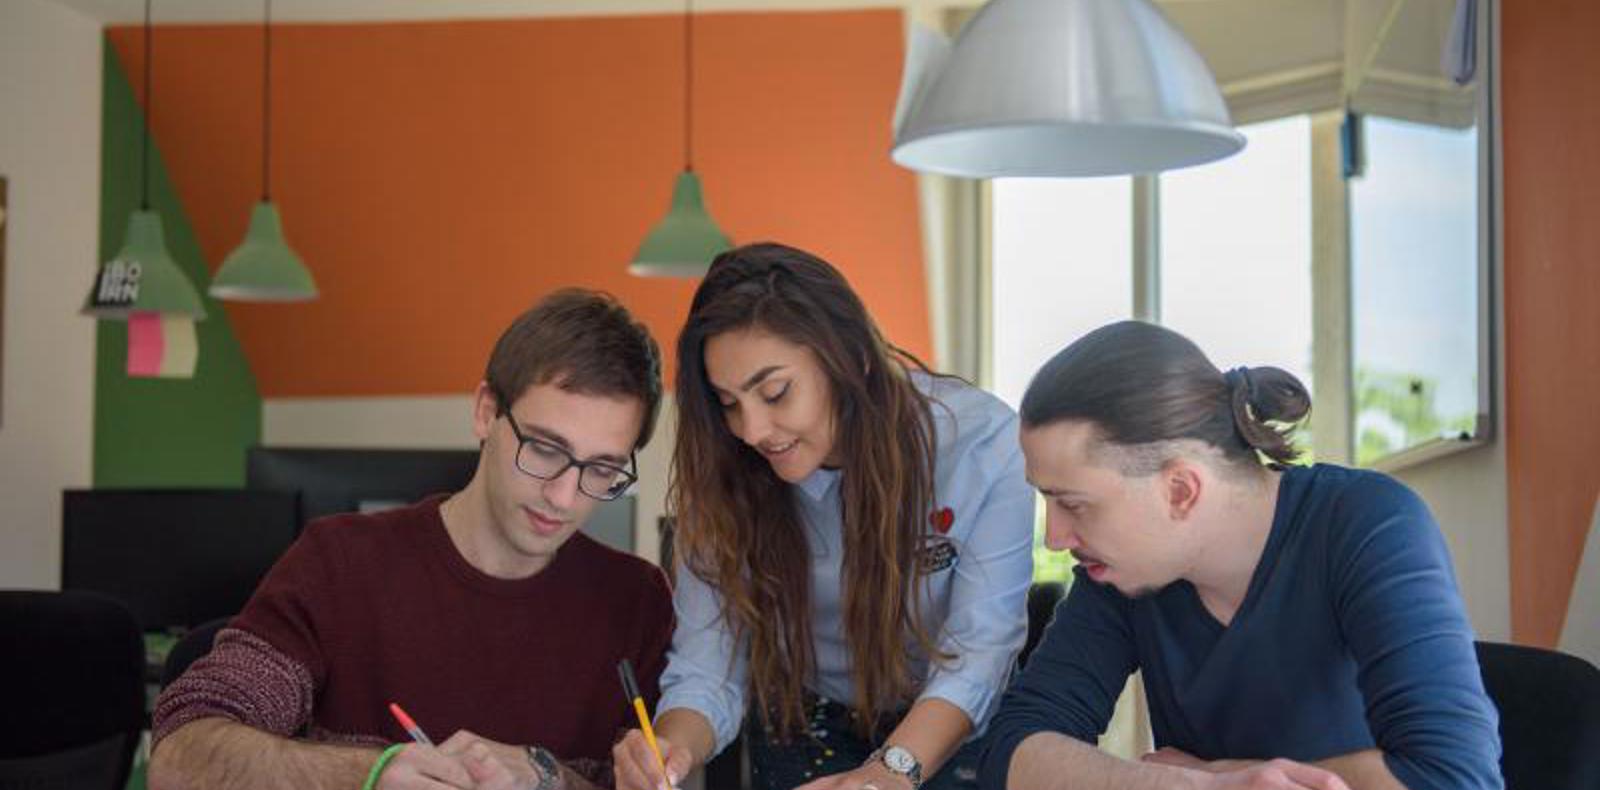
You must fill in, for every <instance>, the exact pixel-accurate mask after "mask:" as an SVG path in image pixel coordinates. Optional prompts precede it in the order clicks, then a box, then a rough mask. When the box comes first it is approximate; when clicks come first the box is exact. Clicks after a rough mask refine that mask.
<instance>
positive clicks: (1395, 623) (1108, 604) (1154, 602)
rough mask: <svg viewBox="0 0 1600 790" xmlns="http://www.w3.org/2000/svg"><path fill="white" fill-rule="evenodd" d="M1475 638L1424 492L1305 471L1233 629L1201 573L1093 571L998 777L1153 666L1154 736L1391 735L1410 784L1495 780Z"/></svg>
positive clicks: (1238, 739) (1028, 697)
mask: <svg viewBox="0 0 1600 790" xmlns="http://www.w3.org/2000/svg"><path fill="white" fill-rule="evenodd" d="M1472 639H1473V635H1472V628H1471V626H1469V625H1468V623H1467V618H1466V613H1465V610H1464V608H1463V607H1462V604H1461V597H1460V594H1459V593H1458V591H1457V589H1456V583H1455V577H1454V574H1453V573H1452V571H1451V565H1450V557H1449V553H1448V552H1447V550H1446V548H1445V545H1444V539H1443V536H1441V535H1440V534H1439V528H1438V526H1437V525H1436V524H1435V523H1434V520H1433V516H1432V515H1431V514H1429V512H1428V509H1427V506H1426V505H1424V504H1423V503H1422V501H1421V500H1420V499H1419V498H1418V497H1417V496H1416V495H1415V494H1413V493H1412V492H1411V491H1410V489H1407V488H1406V487H1405V486H1404V485H1401V484H1400V483H1398V482H1396V481H1395V480H1393V479H1391V478H1389V477H1386V476H1384V475H1381V474H1377V473H1374V472H1365V471H1359V470H1353V469H1345V468H1342V467H1336V466H1326V465H1317V466H1314V467H1309V468H1307V467H1297V468H1293V469H1290V470H1289V471H1287V472H1285V473H1284V474H1283V476H1282V480H1281V482H1280V487H1279V490H1278V503H1277V511H1276V513H1275V515H1274V516H1273V522H1272V532H1271V534H1270V535H1269V537H1268V538H1267V544H1266V547H1265V549H1264V550H1263V552H1262V556H1261V561H1260V563H1259V564H1258V565H1257V566H1256V569H1255V573H1254V575H1253V576H1252V578H1251V579H1250V586H1249V588H1248V591H1247V592H1246V594H1245V598H1244V601H1243V602H1242V603H1241V605H1240V607H1239V610H1238V612H1237V613H1236V614H1235V615H1234V618H1233V621H1232V623H1231V624H1229V625H1228V626H1226V627H1224V626H1223V625H1222V624H1221V623H1220V622H1218V621H1217V620H1216V619H1215V618H1214V617H1212V616H1211V614H1210V613H1209V612H1208V611H1207V610H1206V609H1205V607H1204V606H1203V605H1202V604H1201V602H1200V598H1199V596H1198V594H1197V593H1196V592H1195V589H1194V586H1193V585H1191V584H1189V583H1188V582H1184V581H1180V582H1176V583H1174V584H1171V585H1168V586H1167V587H1165V588H1162V589H1161V590H1160V591H1159V592H1157V593H1155V594H1154V595H1150V596H1148V597H1143V598H1139V599H1131V598H1127V597H1125V596H1123V595H1122V594H1120V593H1119V592H1118V591H1117V590H1116V589H1115V588H1112V587H1110V586H1102V585H1099V584H1096V583H1094V582H1092V581H1090V580H1089V579H1088V578H1086V577H1085V576H1083V575H1082V573H1081V572H1080V573H1079V574H1078V576H1077V579H1076V580H1075V581H1074V583H1073V585H1072V589H1071V591H1070V592H1069V593H1068V596H1067V599H1066V600H1065V601H1063V602H1062V603H1061V605H1060V606H1059V607H1058V608H1057V609H1056V614H1055V619H1054V620H1052V621H1051V623H1050V626H1049V628H1048V629H1047V630H1046V632H1045V636H1044V639H1043V641H1042V642H1041V643H1040V645H1039V648H1038V649H1037V650H1036V651H1035V652H1034V653H1033V655H1032V657H1031V658H1029V660H1028V665H1027V668H1026V669H1025V670H1024V671H1023V672H1022V673H1021V674H1020V675H1019V676H1018V677H1017V679H1016V681H1015V682H1014V683H1013V684H1012V686H1011V688H1010V689H1009V690H1008V691H1007V692H1006V695H1005V698H1004V700H1003V702H1002V703H1001V708H1000V712H999V714H998V715H997V716H996V718H995V719H994V721H993V722H992V723H991V725H990V728H989V731H990V733H991V738H992V740H991V741H990V747H989V752H988V754H987V756H986V757H985V759H984V763H983V786H984V787H988V788H1001V787H1004V786H1005V779H1006V775H1007V771H1008V770H1009V766H1010V764H1011V756H1012V753H1013V752H1015V751H1016V748H1017V745H1018V744H1020V743H1021V742H1022V741H1023V739H1025V738H1027V737H1028V736H1029V735H1032V734H1033V733H1036V732H1041V731H1052V732H1059V733H1062V734H1065V735H1069V736H1071V737H1073V738H1077V739H1078V740H1081V741H1085V742H1087V743H1091V744H1092V743H1094V742H1095V739H1096V738H1097V737H1098V736H1099V734H1100V733H1102V732H1104V731H1105V728H1106V724H1107V722H1108V721H1109V719H1110V717H1111V713H1112V708H1113V707H1114V705H1115V703H1116V700H1117V696H1118V694H1120V693H1121V691H1122V687H1123V685H1124V684H1125V682H1126V681H1127V678H1128V676H1129V675H1130V674H1132V673H1133V672H1134V671H1135V670H1143V672H1144V684H1145V691H1146V694H1147V696H1148V698H1149V704H1150V716H1151V723H1152V727H1153V729H1154V731H1155V740H1156V745H1157V746H1173V747H1176V748H1179V749H1182V750H1184V751H1186V752H1189V753H1190V754H1193V755H1195V756H1196V757H1199V758H1201V759H1206V760H1216V759H1224V758H1242V759H1250V758H1255V759H1267V758H1273V757H1287V758H1289V759H1293V760H1300V761H1306V762H1310V761H1314V760H1319V759H1323V758H1326V757H1334V756H1337V755H1341V754H1347V753H1350V752H1355V751H1360V750H1363V749H1370V748H1373V747H1376V748H1378V749H1381V750H1382V751H1383V753H1384V760H1385V762H1386V763H1387V764H1388V767H1389V770H1390V771H1391V772H1392V773H1394V775H1395V777H1396V778H1398V779H1399V780H1400V781H1401V782H1402V783H1403V784H1405V786H1406V787H1407V788H1409V790H1432V789H1433V788H1439V789H1440V790H1443V789H1444V788H1450V789H1451V790H1472V789H1474V788H1496V789H1497V790H1498V788H1502V787H1503V783H1502V780H1501V778H1500V768H1499V757H1500V739H1499V735H1498V733H1497V729H1496V726H1497V721H1498V719H1497V715H1496V712H1495V708H1494V705H1493V704H1492V703H1491V702H1490V701H1489V698H1488V697H1487V696H1486V695H1485V693H1484V690H1483V680H1482V677H1481V675H1480V674H1479V670H1478V663H1477V658H1476V656H1475V654H1474V651H1473V646H1472Z"/></svg>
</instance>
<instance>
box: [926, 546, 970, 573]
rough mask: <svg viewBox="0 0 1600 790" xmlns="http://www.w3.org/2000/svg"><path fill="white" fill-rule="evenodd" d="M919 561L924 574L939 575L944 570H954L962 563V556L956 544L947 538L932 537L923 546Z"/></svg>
mask: <svg viewBox="0 0 1600 790" xmlns="http://www.w3.org/2000/svg"><path fill="white" fill-rule="evenodd" d="M917 561H918V562H919V563H921V565H922V572H923V573H938V572H939V571H942V570H948V569H950V568H954V567H955V566H956V563H957V562H960V561H961V555H960V554H959V553H958V552H957V551H956V544H955V543H954V542H953V541H951V540H950V539H949V538H946V537H930V538H928V542H927V543H925V544H923V546H922V551H921V552H919V556H918V557H917Z"/></svg>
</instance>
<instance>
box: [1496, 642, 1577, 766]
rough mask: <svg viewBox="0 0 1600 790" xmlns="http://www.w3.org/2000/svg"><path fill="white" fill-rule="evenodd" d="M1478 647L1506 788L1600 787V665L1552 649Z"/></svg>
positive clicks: (1501, 646) (1513, 646) (1498, 644)
mask: <svg viewBox="0 0 1600 790" xmlns="http://www.w3.org/2000/svg"><path fill="white" fill-rule="evenodd" d="M1476 646H1477V649H1478V666H1479V667H1480V668H1481V669H1482V671H1483V685H1484V688H1485V690H1487V691H1488V692H1489V698H1490V699H1491V700H1493V701H1494V704H1495V707H1497V708H1499V709H1500V742H1501V749H1502V752H1501V756H1500V771H1501V774H1502V775H1503V776H1504V777H1505V780H1506V790H1600V759H1597V758H1596V755H1600V670H1597V669H1595V668H1594V666H1593V665H1592V664H1590V663H1589V662H1587V661H1584V660H1583V659H1581V658H1578V657H1576V656H1570V655H1567V654H1566V653H1560V652H1557V651H1554V650H1544V649H1541V648H1537V647H1524V646H1522V645H1507V644H1500V643H1497V642H1478V643H1476Z"/></svg>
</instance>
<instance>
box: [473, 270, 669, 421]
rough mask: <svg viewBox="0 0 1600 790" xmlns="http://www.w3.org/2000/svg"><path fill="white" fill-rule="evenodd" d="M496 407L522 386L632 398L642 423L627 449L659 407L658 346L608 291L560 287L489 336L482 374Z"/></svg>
mask: <svg viewBox="0 0 1600 790" xmlns="http://www.w3.org/2000/svg"><path fill="white" fill-rule="evenodd" d="M483 378H484V381H486V382H487V383H488V385H489V391H490V392H491V393H492V394H493V395H494V397H495V400H496V401H497V402H498V404H499V407H500V409H501V411H504V410H506V409H509V408H511V404H512V403H514V402H515V401H516V399H517V398H519V397H521V396H522V393H524V392H526V391H527V389H528V388H529V387H532V386H534V385H538V384H550V383H555V384H556V386H558V387H560V388H561V389H564V390H567V391H569V392H577V393H581V394H585V395H611V396H621V397H632V398H638V399H639V400H640V402H641V403H643V404H644V424H643V425H641V426H640V428H639V439H638V441H636V442H634V445H633V446H634V449H636V450H637V449H639V448H641V447H644V446H645V444H647V443H648V442H649V441H650V434H651V433H652V432H654V430H655V424H656V415H657V413H658V412H659V411H660V407H661V350H660V348H658V347H657V346H656V341H655V339H654V338H652V337H651V336H650V330H649V329H647V328H646V327H645V325H644V324H641V323H639V322H638V321H637V320H635V319H634V317H633V314H631V313H629V312H628V308H626V307H623V306H622V303H621V302H619V301H617V299H616V297H614V296H612V295H611V294H608V293H604V292H601V291H591V290H588V289H586V288H563V289H561V290H559V291H556V292H554V293H551V294H550V295H548V296H546V297H544V298H543V299H540V300H539V302H538V303H537V304H535V305H534V306H533V307H532V308H531V309H529V310H528V311H527V312H525V313H523V314H522V315H520V316H517V320H515V321H513V322H511V326H509V327H507V328H506V331H505V332H504V333H502V334H501V335H500V339H499V340H497V341H495V344H494V351H493V352H491V353H490V354H489V366H488V368H487V370H485V371H484V374H483Z"/></svg>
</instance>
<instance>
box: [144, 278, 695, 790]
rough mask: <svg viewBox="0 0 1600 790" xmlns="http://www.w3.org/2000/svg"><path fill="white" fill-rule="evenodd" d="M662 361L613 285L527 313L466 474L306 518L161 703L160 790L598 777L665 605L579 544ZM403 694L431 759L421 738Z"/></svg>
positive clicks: (658, 665) (493, 362)
mask: <svg viewBox="0 0 1600 790" xmlns="http://www.w3.org/2000/svg"><path fill="white" fill-rule="evenodd" d="M660 368H661V364H660V354H659V351H658V350H657V347H656V344H655V342H654V340H652V339H651V337H650V335H649V332H648V331H647V330H646V329H645V328H644V327H643V326H642V325H641V324H639V323H638V322H636V321H635V320H634V319H633V318H632V316H630V315H629V313H628V312H627V310H626V309H624V308H623V307H622V306H621V305H620V304H618V303H617V302H616V301H615V300H613V299H611V298H610V297H608V296H605V295H602V294H597V293H594V292H590V291H581V290H566V291H561V292H558V293H556V294H553V295H551V296H549V297H547V298H546V299H544V300H543V301H541V302H540V303H539V304H538V305H536V306H535V307H534V308H533V309H532V310H529V311H528V312H527V313H524V314H523V315H522V316H521V317H519V318H518V319H517V320H516V322H515V323H513V324H512V325H511V327H510V328H508V329H507V330H506V331H505V333H504V334H503V335H501V337H500V339H499V341H498V342H497V343H496V344H495V348H494V351H493V353H492V354H491V355H490V358H489V365H488V370H487V372H486V374H485V376H484V380H483V382H481V383H480V384H479V385H478V388H477V391H476V393H475V399H474V407H473V430H474V432H475V433H476V435H477V437H478V438H479V440H480V441H481V451H480V455H479V461H478V469H477V472H476V473H475V474H474V476H473V478H472V480H471V482H469V483H468V484H467V486H466V487H465V488H464V489H462V490H461V491H458V492H455V493H454V494H450V495H444V494H440V495H436V496H433V497H429V498H427V499H424V500H423V501H421V502H418V503H416V504H414V505H411V506H408V507H404V508H399V509H396V510H392V511H387V512H383V513H373V514H348V515H341V516H334V517H331V518H327V519H321V520H319V521H316V522H313V523H312V524H311V525H309V526H308V527H307V528H306V531H305V534H304V535H302V536H301V538H300V539H299V540H298V541H296V543H295V544H294V546H293V547H291V548H290V550H289V551H288V553H286V554H285V555H284V557H283V558H282V559H281V560H280V561H279V562H278V564H277V565H276V566H275V567H274V568H273V569H272V571H271V572H270V573H269V574H268V576H267V578H266V579H265V580H264V581H263V582H262V584H261V587H260V588H259V589H258V590H257V591H256V594H255V595H254V597H253V598H252V599H251V600H250V602H249V604H247V605H246V607H245V610H244V612H243V613H242V614H240V615H239V616H238V617H237V618H235V619H234V620H233V621H232V622H230V623H229V627H228V628H226V629H224V630H223V631H222V632H221V633H219V634H218V636H217V641H216V646H215V648H214V649H213V650H212V652H211V653H210V654H209V655H208V656H206V657H205V658H202V659H201V660H199V661H197V662H196V663H195V664H194V666H193V667H191V668H190V670H189V671H188V672H187V673H185V674H184V676H183V677H182V678H180V679H179V680H178V681H177V682H175V683H174V684H173V685H172V686H169V687H168V688H167V689H166V690H165V691H164V692H163V693H162V696H161V698H160V700H159V701H158V703H157V706H156V714H155V722H154V732H153V743H154V753H153V755H152V760H151V765H150V785H151V786H152V787H154V788H157V790H161V789H162V788H206V789H207V790H231V789H233V788H240V789H243V788H266V787H274V788H277V787H294V788H305V789H308V790H310V789H314V788H330V789H336V790H354V788H363V787H365V788H382V789H383V790H404V789H405V788H434V789H437V788H486V789H492V790H509V789H510V788H517V789H518V790H526V789H528V788H537V789H538V790H553V789H554V788H585V787H589V786H590V784H591V782H602V783H604V782H606V780H608V779H609V777H610V776H611V768H610V764H609V758H610V748H611V744H612V741H613V740H614V739H615V736H616V735H617V734H618V733H620V732H623V731H625V730H626V729H627V728H628V726H630V720H629V718H628V717H629V716H630V715H632V711H631V710H629V709H628V708H627V707H626V706H624V705H623V704H622V699H621V697H620V696H619V695H620V693H621V692H620V686H619V685H618V679H617V670H616V667H617V663H618V661H619V660H621V659H623V658H628V659H630V660H632V662H633V664H634V666H636V667H638V668H639V669H640V673H639V679H640V681H641V686H643V687H644V692H645V695H646V697H647V702H653V700H654V697H655V696H656V678H657V676H658V675H659V674H660V672H661V669H662V667H663V665H664V663H665V658H664V656H665V652H666V649H667V645H668V643H669V642H670V639H671V630H672V610H671V595H670V593H669V592H668V590H667V586H666V582H665V579H664V577H663V575H662V573H661V571H660V570H659V569H657V568H656V567H655V566H653V565H650V564H649V563H646V562H644V561H643V560H639V559H637V558H635V557H632V556H630V555H627V554H623V553H621V552H617V551H613V550H611V549H608V548H606V547H604V546H601V545H600V544H599V543H596V542H595V541H593V540H591V539H589V538H588V537H587V536H584V535H579V534H576V533H577V531H578V528H579V527H580V526H581V525H582V524H583V523H584V520H585V519H586V518H587V517H588V516H589V514H590V513H591V512H592V511H593V510H594V508H595V506H596V505H598V504H599V503H600V502H602V501H606V500H611V499H615V498H616V497H618V496H620V495H622V494H623V493H624V492H626V491H627V489H628V487H629V486H630V485H631V484H632V483H633V482H634V480H635V478H636V475H637V471H636V466H635V461H634V454H635V452H636V451H637V450H638V449H639V448H640V447H643V446H644V444H645V442H646V441H648V440H649V438H650V434H651V432H652V429H653V427H654V423H655V418H656V413H657V411H658V406H659V403H660V398H661V372H660ZM391 702H393V703H398V704H399V705H400V706H402V707H403V708H404V709H405V710H406V711H408V712H409V713H410V714H412V715H413V716H415V721H416V723H417V725H419V726H420V728H422V729H423V730H425V731H426V732H427V733H432V734H433V735H435V736H436V737H439V738H440V742H439V744H438V746H437V747H435V746H430V745H427V744H422V743H412V742H411V740H412V739H411V736H410V735H408V733H407V731H406V730H405V729H403V728H402V726H401V725H400V724H399V723H398V722H397V721H396V719H395V717H392V716H391V714H390V711H389V709H388V707H389V703H391ZM444 736H448V737H447V738H446V737H444ZM402 743H405V744H407V745H404V746H399V745H398V744H402Z"/></svg>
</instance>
